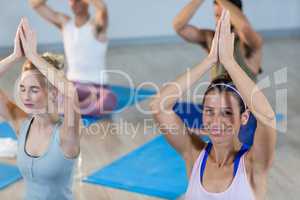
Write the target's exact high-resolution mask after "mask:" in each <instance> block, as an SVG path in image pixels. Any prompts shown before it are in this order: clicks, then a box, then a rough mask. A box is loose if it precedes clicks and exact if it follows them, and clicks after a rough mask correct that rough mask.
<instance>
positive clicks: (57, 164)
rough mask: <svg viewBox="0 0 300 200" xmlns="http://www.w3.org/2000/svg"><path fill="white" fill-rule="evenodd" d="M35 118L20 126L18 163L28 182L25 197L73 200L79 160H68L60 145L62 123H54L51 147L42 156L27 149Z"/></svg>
mask: <svg viewBox="0 0 300 200" xmlns="http://www.w3.org/2000/svg"><path fill="white" fill-rule="evenodd" d="M32 122H33V118H32V119H30V120H26V121H25V122H24V123H23V124H22V126H21V129H20V134H19V140H18V155H17V163H18V167H19V169H20V171H21V174H22V176H23V178H24V181H25V187H26V193H25V200H72V199H73V196H72V181H73V180H72V179H73V171H74V165H75V162H76V159H68V158H66V157H65V156H64V153H63V151H62V149H61V147H60V137H59V126H60V125H61V124H62V123H61V120H60V121H59V122H58V123H57V124H56V125H55V127H54V129H53V133H52V136H51V141H50V143H49V146H48V149H47V150H46V152H45V153H44V154H43V155H42V156H40V157H33V156H30V155H29V154H28V153H27V152H26V150H25V144H26V140H27V135H28V132H29V130H30V126H31V124H32Z"/></svg>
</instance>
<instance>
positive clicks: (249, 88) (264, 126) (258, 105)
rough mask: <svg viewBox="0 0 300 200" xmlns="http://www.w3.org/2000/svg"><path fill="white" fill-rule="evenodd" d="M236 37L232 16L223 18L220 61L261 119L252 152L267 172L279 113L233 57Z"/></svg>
mask: <svg viewBox="0 0 300 200" xmlns="http://www.w3.org/2000/svg"><path fill="white" fill-rule="evenodd" d="M233 42H234V35H233V34H231V33H230V15H229V13H228V12H227V13H226V14H225V15H224V16H223V20H222V27H221V34H220V44H219V55H220V61H221V63H223V64H224V67H225V69H226V70H227V71H228V73H229V75H230V76H231V78H232V80H233V82H234V84H235V85H236V87H237V88H238V90H239V91H240V93H241V95H242V97H243V99H244V100H245V101H246V104H247V105H248V107H249V109H250V111H251V112H252V113H253V114H254V116H255V117H256V119H257V129H256V132H255V137H254V143H253V146H252V148H251V150H250V156H251V159H252V160H253V166H254V167H255V169H256V170H259V171H264V172H265V171H267V170H268V169H269V168H270V167H271V165H272V162H273V159H274V153H275V144H276V130H275V128H276V119H275V113H274V111H273V109H272V107H271V105H270V103H269V102H268V99H267V98H266V97H265V95H264V94H263V92H262V91H261V90H260V89H259V88H258V86H257V85H256V84H255V83H254V82H253V81H252V80H251V79H250V78H249V77H248V76H247V75H246V73H245V72H244V71H243V70H242V69H241V67H240V66H239V65H238V64H237V62H236V61H235V60H234V57H233V48H234V47H233Z"/></svg>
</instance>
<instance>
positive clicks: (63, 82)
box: [29, 54, 76, 98]
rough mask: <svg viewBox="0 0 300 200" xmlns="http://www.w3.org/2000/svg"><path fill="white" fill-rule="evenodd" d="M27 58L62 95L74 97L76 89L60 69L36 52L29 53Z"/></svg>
mask: <svg viewBox="0 0 300 200" xmlns="http://www.w3.org/2000/svg"><path fill="white" fill-rule="evenodd" d="M29 60H30V61H31V62H32V63H33V64H34V66H36V67H37V68H38V70H39V71H40V72H41V73H42V74H43V75H44V76H45V77H46V78H47V80H48V81H49V82H50V83H51V84H52V85H53V86H54V87H56V88H57V89H58V90H59V92H61V93H62V94H63V95H64V96H68V97H69V98H74V94H75V91H76V89H75V87H74V85H73V83H72V82H70V81H69V80H68V79H67V78H66V77H65V75H64V73H63V72H62V71H60V70H58V69H56V68H55V67H53V66H52V65H51V64H49V63H48V62H47V61H45V60H44V59H43V58H41V57H40V56H39V55H38V54H36V55H31V56H30V57H29Z"/></svg>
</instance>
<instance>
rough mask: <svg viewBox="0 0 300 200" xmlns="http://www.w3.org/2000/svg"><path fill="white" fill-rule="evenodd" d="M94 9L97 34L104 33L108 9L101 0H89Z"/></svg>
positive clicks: (106, 25)
mask: <svg viewBox="0 0 300 200" xmlns="http://www.w3.org/2000/svg"><path fill="white" fill-rule="evenodd" d="M89 1H90V2H91V3H92V4H93V5H94V7H95V9H96V16H95V25H96V32H97V34H101V33H105V32H106V31H107V27H108V10H107V6H106V4H105V3H104V1H103V0H89Z"/></svg>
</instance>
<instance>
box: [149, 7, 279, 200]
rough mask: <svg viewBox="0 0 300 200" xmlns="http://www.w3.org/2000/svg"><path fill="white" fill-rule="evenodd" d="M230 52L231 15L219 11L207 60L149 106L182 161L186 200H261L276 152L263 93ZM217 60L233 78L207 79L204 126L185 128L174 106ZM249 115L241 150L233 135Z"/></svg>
mask: <svg viewBox="0 0 300 200" xmlns="http://www.w3.org/2000/svg"><path fill="white" fill-rule="evenodd" d="M233 50H234V34H233V33H231V29H230V14H229V12H228V11H223V13H222V16H221V18H220V20H219V22H218V25H217V29H216V34H215V36H214V39H213V45H212V48H211V51H210V53H209V55H208V57H207V58H206V59H204V61H203V62H202V63H201V64H199V65H197V66H196V67H194V68H193V69H191V70H190V71H188V72H187V73H185V74H183V75H181V76H179V77H178V78H177V79H176V80H175V81H174V82H171V83H170V84H166V85H165V86H164V87H163V88H162V89H161V91H160V92H159V93H158V94H157V95H156V97H154V99H153V100H152V102H151V104H150V107H151V110H152V111H153V113H154V117H155V119H156V121H157V123H158V125H159V127H160V129H161V131H162V132H163V133H164V135H165V137H166V139H167V140H168V142H169V143H170V144H171V145H172V146H173V147H174V148H175V149H176V150H177V152H179V153H180V154H181V156H182V157H183V159H184V161H185V163H186V169H187V174H188V177H189V186H188V190H187V193H186V197H185V199H187V200H194V199H195V200H198V199H205V200H237V199H243V200H260V199H265V196H266V190H267V176H268V173H269V171H270V168H271V166H272V163H273V160H274V154H275V143H276V130H275V127H276V121H275V114H274V111H273V109H272V107H271V105H270V103H269V102H268V100H267V98H266V97H265V95H264V94H263V93H262V91H260V89H259V88H258V87H257V86H256V85H255V83H254V82H253V81H252V80H251V79H250V78H249V77H248V76H247V75H246V73H245V72H244V71H243V70H242V69H241V67H240V66H239V65H238V64H237V62H236V61H235V59H234V56H233ZM218 62H220V63H222V64H223V65H224V67H225V69H226V70H227V71H228V74H229V75H230V77H231V78H232V80H230V78H228V77H218V78H216V79H215V80H214V81H212V83H211V84H210V86H209V87H208V89H207V91H206V92H205V95H204V97H203V128H202V129H201V130H200V129H189V128H187V127H186V126H185V125H184V123H183V122H182V121H181V119H180V118H179V117H178V116H177V114H176V113H175V112H174V111H173V106H174V105H175V103H176V102H177V100H178V99H179V97H180V96H182V95H183V93H184V92H186V91H187V90H188V89H191V88H192V86H193V85H194V84H195V83H196V82H197V81H198V80H199V79H200V78H201V77H202V76H203V75H204V74H205V72H207V71H208V70H209V69H210V68H211V67H212V66H213V64H215V63H218ZM246 105H247V106H246ZM249 112H252V113H253V114H254V116H255V117H256V119H257V128H256V130H255V138H254V143H253V146H252V147H251V148H244V147H243V145H242V144H241V143H240V141H239V139H238V133H239V130H240V127H241V126H243V125H246V124H247V120H248V118H249ZM199 135H208V136H209V137H210V140H211V142H210V143H208V144H206V143H204V142H202V141H201V140H200V139H199V137H198V136H199Z"/></svg>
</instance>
